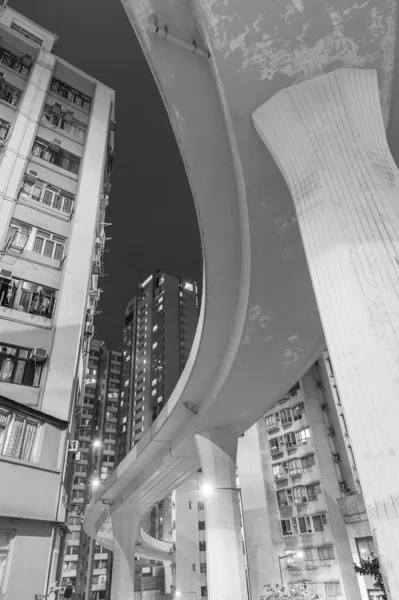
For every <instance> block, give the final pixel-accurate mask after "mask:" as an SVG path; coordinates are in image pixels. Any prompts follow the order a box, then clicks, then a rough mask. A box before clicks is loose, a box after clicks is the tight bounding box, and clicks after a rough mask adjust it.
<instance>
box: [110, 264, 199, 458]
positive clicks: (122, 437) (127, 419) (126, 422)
mask: <svg viewBox="0 0 399 600" xmlns="http://www.w3.org/2000/svg"><path fill="white" fill-rule="evenodd" d="M197 314H198V295H197V284H196V283H195V282H193V281H190V280H186V279H184V278H182V277H179V276H177V275H168V274H166V273H163V272H161V271H157V272H156V273H154V274H151V275H149V277H147V278H146V279H145V281H143V282H142V283H140V284H139V287H138V291H137V294H136V295H135V296H134V297H133V298H132V299H131V300H130V302H129V303H128V305H127V308H126V312H125V327H124V330H123V381H122V388H121V400H120V415H119V428H118V447H119V460H121V459H122V458H123V457H124V456H125V455H126V454H127V453H128V452H129V450H131V448H133V447H134V446H135V444H137V442H138V440H139V439H140V437H141V436H142V434H143V432H144V431H145V430H146V429H148V427H149V426H150V425H151V423H152V422H153V421H154V420H155V419H156V417H157V416H158V415H159V413H160V412H161V410H162V408H163V407H164V405H165V403H166V402H167V400H168V399H169V397H170V395H171V394H172V392H173V390H174V387H175V385H176V383H177V381H178V379H179V377H180V375H181V373H182V371H183V369H184V366H185V364H186V362H187V359H188V356H189V353H190V350H191V345H192V343H193V339H194V335H195V330H196V326H197Z"/></svg>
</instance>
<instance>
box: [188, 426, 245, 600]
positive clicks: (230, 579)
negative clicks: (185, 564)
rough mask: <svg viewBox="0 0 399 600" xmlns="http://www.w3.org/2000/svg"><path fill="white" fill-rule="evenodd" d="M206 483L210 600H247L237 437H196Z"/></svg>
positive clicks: (204, 434)
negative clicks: (237, 472)
mask: <svg viewBox="0 0 399 600" xmlns="http://www.w3.org/2000/svg"><path fill="white" fill-rule="evenodd" d="M195 441H196V444H197V449H198V454H199V457H200V461H201V467H202V472H203V475H204V480H205V482H206V484H207V485H209V486H212V488H213V493H212V494H210V495H209V497H208V496H207V498H206V501H205V516H206V548H207V558H208V561H207V569H208V585H209V590H208V597H209V599H210V600H231V599H232V598H234V600H246V599H247V597H248V596H247V587H246V578H245V566H244V553H243V540H242V533H241V519H240V508H239V490H238V489H237V486H236V459H237V435H235V434H232V433H230V432H228V431H223V430H216V429H213V430H210V431H205V432H201V433H199V434H196V435H195Z"/></svg>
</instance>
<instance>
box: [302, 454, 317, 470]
mask: <svg viewBox="0 0 399 600" xmlns="http://www.w3.org/2000/svg"><path fill="white" fill-rule="evenodd" d="M301 462H302V469H303V472H304V473H307V472H308V471H311V470H312V466H313V465H315V464H316V461H315V458H314V454H309V455H308V456H303V457H302V458H301Z"/></svg>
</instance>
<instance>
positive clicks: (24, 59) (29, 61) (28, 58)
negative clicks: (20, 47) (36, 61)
mask: <svg viewBox="0 0 399 600" xmlns="http://www.w3.org/2000/svg"><path fill="white" fill-rule="evenodd" d="M21 63H22V64H23V65H24V67H30V66H31V65H32V63H33V58H32V56H31V55H30V54H24V55H23V57H22V59H21Z"/></svg>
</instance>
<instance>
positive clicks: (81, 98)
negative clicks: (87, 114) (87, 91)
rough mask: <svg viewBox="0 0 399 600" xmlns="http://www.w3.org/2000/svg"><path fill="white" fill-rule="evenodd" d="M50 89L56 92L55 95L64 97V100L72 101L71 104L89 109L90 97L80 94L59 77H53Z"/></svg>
mask: <svg viewBox="0 0 399 600" xmlns="http://www.w3.org/2000/svg"><path fill="white" fill-rule="evenodd" d="M50 91H51V92H52V93H54V94H57V96H61V97H62V98H65V99H66V100H68V102H72V104H76V105H77V106H80V107H81V108H83V109H84V110H86V111H89V110H90V106H91V98H89V97H88V96H86V95H84V94H82V93H81V92H78V91H77V90H75V89H74V88H72V87H71V86H69V85H67V84H66V83H64V82H62V81H60V80H59V79H56V78H55V77H54V78H53V80H52V82H51V87H50Z"/></svg>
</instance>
